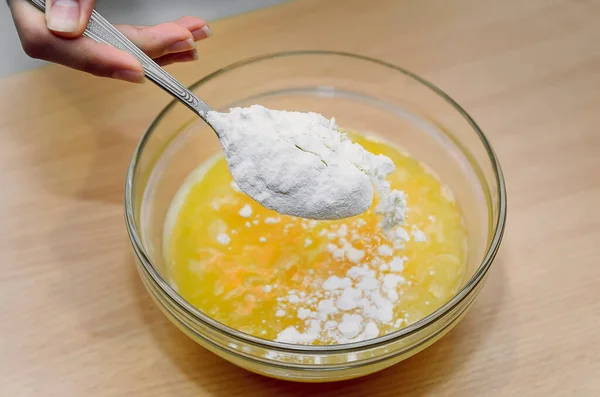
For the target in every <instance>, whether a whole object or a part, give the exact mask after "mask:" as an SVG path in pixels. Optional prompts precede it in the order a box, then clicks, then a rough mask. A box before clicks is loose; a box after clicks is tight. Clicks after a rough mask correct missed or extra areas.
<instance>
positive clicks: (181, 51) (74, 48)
mask: <svg viewBox="0 0 600 397" xmlns="http://www.w3.org/2000/svg"><path fill="white" fill-rule="evenodd" d="M95 3H96V1H95V0H46V14H45V15H44V14H43V13H41V12H40V11H39V10H38V9H37V8H35V7H34V6H33V5H31V4H30V3H29V2H27V1H25V0H8V5H9V7H10V10H11V13H12V16H13V20H14V23H15V26H16V28H17V32H18V34H19V38H20V40H21V44H22V46H23V49H24V51H25V53H26V54H27V55H29V56H30V57H32V58H35V59H40V60H44V61H48V62H52V63H57V64H61V65H64V66H67V67H70V68H72V69H76V70H80V71H83V72H87V73H91V74H93V75H96V76H100V77H109V78H116V79H120V80H124V81H128V82H132V83H143V82H144V81H145V77H144V72H143V69H142V65H141V64H140V62H139V61H138V60H137V59H136V58H135V57H133V56H132V55H130V54H128V53H126V52H124V51H121V50H118V49H116V48H114V47H111V46H109V45H106V44H102V43H98V42H95V41H94V40H92V39H90V38H87V37H83V36H82V34H83V31H84V30H85V27H86V26H87V23H88V21H89V18H90V15H91V13H92V10H93V9H94V5H95ZM116 27H117V28H118V29H119V30H120V31H121V32H123V34H125V36H127V37H128V38H129V39H130V40H131V41H132V42H134V43H135V44H136V45H137V46H138V47H140V48H141V49H142V50H143V51H144V52H145V53H146V54H148V56H150V57H151V58H153V59H154V60H155V61H156V62H157V63H158V64H159V65H162V66H164V65H169V64H171V63H175V62H188V61H194V60H197V59H198V53H197V51H196V42H197V41H199V40H202V39H205V38H207V37H210V36H211V31H210V28H209V26H208V24H207V22H206V21H204V20H203V19H201V18H197V17H191V16H186V17H183V18H180V19H178V20H176V21H173V22H167V23H162V24H159V25H155V26H134V25H116Z"/></svg>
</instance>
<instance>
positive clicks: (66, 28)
mask: <svg viewBox="0 0 600 397" xmlns="http://www.w3.org/2000/svg"><path fill="white" fill-rule="evenodd" d="M46 10H47V11H46V25H47V26H48V29H50V30H53V31H55V32H66V33H71V32H75V31H76V30H77V29H78V28H79V19H80V9H79V1H78V0H46Z"/></svg>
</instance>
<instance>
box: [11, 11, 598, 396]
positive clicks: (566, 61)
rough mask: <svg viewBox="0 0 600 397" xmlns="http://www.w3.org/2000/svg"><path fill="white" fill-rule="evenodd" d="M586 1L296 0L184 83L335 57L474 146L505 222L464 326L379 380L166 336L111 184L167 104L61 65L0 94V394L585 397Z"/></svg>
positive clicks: (594, 227) (589, 343) (593, 330)
mask: <svg viewBox="0 0 600 397" xmlns="http://www.w3.org/2000/svg"><path fill="white" fill-rule="evenodd" d="M599 21H600V2H598V1H593V0H588V1H585V0H579V1H575V0H571V1H564V0H562V1H558V0H527V1H522V0H507V1H495V0H455V1H442V0H437V1H436V0H413V1H399V0H387V1H386V0H370V1H363V0H351V1H348V0H329V1H320V0H304V1H296V2H292V3H290V4H285V5H282V6H277V7H273V8H270V9H266V10H263V11H259V12H254V13H251V14H246V15H243V16H240V17H236V18H232V19H227V20H223V21H219V22H216V23H214V24H213V30H214V34H215V35H214V37H213V38H211V39H210V40H207V41H206V42H203V43H201V45H200V52H201V54H203V55H201V57H202V58H203V59H202V60H201V61H200V62H198V63H196V64H190V65H181V66H176V67H173V68H171V71H172V72H173V73H174V74H175V75H176V76H177V77H179V78H181V79H182V80H183V81H184V82H186V83H192V82H193V81H194V80H196V79H197V78H198V77H199V76H201V75H204V74H206V73H207V72H209V71H212V70H215V69H216V68H218V67H220V66H223V65H226V64H228V63H230V62H232V61H235V60H238V59H240V58H245V57H248V56H251V55H257V54H262V53H266V52H273V51H278V50H286V49H306V48H310V49H335V50H343V51H350V52H358V53H363V54H366V55H370V56H373V57H377V58H381V59H383V60H386V61H389V62H392V63H396V64H398V65H401V66H404V67H405V68H407V69H409V70H412V71H414V72H416V73H418V74H420V75H422V76H424V77H425V78H427V79H429V80H430V81H432V82H434V83H435V84H437V85H439V86H440V87H442V89H444V90H445V91H446V92H448V93H449V94H450V95H452V96H453V97H454V98H455V99H456V100H457V101H458V102H459V103H461V104H462V105H463V106H464V107H465V108H466V109H467V111H468V112H470V113H471V114H472V115H473V117H474V118H475V119H476V120H477V121H478V123H479V124H480V126H481V127H482V128H483V130H484V131H485V132H486V133H487V134H488V136H489V138H490V140H491V142H492V144H493V145H494V146H495V148H496V150H497V153H498V155H499V157H500V160H501V161H502V164H503V166H504V170H505V174H506V180H507V184H508V194H509V207H510V208H509V222H508V228H507V230H506V237H505V240H504V244H503V248H502V250H501V253H500V255H499V257H498V259H497V261H496V264H495V265H494V267H493V270H492V272H491V277H490V278H489V281H488V284H487V285H486V287H485V289H484V291H483V292H482V294H481V296H480V298H479V300H478V302H477V303H476V305H475V307H474V308H473V310H472V312H471V313H470V314H469V315H468V316H467V317H466V318H465V319H464V321H463V322H462V323H461V324H460V325H459V326H458V327H457V328H456V329H454V330H453V331H452V332H451V333H450V334H449V335H448V336H446V337H445V338H444V339H443V340H442V341H440V342H439V343H437V344H435V345H434V346H432V347H431V348H429V349H428V350H426V351H425V352H423V353H421V354H418V355H417V356H415V357H413V358H411V359H409V360H407V361H404V362H402V363H400V364H399V365H396V366H395V367H392V368H391V369H388V370H386V371H383V372H381V373H379V374H375V375H372V376H369V377H366V378H363V379H358V380H354V381H348V382H342V383H338V384H329V385H298V384H293V383H287V382H283V381H277V380H272V379H267V378H263V377H260V376H258V375H253V374H250V373H248V372H245V371H244V370H241V369H238V368H236V367H234V366H233V365H231V364H228V363H227V362H225V361H223V360H221V359H220V358H217V357H216V356H214V355H212V354H211V353H209V352H207V351H205V350H203V349H202V348H200V347H198V346H196V345H195V344H194V343H192V342H191V341H189V340H188V339H187V338H186V337H185V336H184V335H183V334H181V333H180V332H179V331H178V330H176V329H175V328H174V326H172V325H171V324H170V323H168V322H167V320H166V319H165V317H164V316H163V315H162V314H161V313H160V312H158V310H157V309H156V308H155V306H154V304H153V303H152V302H151V300H150V298H149V296H148V295H147V294H146V292H145V291H144V289H143V287H142V285H141V282H140V281H139V280H138V276H137V274H136V271H135V269H134V265H133V261H132V257H131V253H130V248H129V242H128V238H127V235H126V232H125V226H124V222H123V203H122V201H123V199H122V197H123V182H124V177H125V170H126V167H127V164H128V162H129V158H130V155H131V153H132V150H133V148H134V145H135V144H136V141H137V140H138V138H139V137H140V135H141V134H142V133H143V131H144V129H145V127H146V126H147V125H148V124H149V122H150V121H151V119H152V118H153V117H154V116H155V115H156V113H157V112H158V111H159V110H160V109H161V107H162V106H163V105H165V104H166V103H167V101H168V99H169V98H167V96H166V95H165V94H163V93H161V92H160V91H159V90H157V89H156V88H154V87H153V86H152V85H151V84H146V85H144V86H134V85H126V84H125V83H120V82H116V81H107V80H101V79H97V78H93V77H90V76H87V75H84V74H81V73H76V72H72V71H70V70H67V69H64V68H61V67H55V66H51V67H45V68H42V69H40V70H36V71H32V72H27V73H23V74H19V75H15V76H12V77H9V78H6V79H3V80H0V133H1V139H2V140H1V144H0V187H1V188H0V203H1V204H0V233H1V234H0V236H1V238H0V266H1V272H0V315H1V318H0V395H1V396H6V397H15V396H61V397H63V396H88V397H91V396H103V397H110V396H130V397H135V396H144V397H146V396H178V397H183V396H216V397H224V396H233V395H252V396H266V395H277V396H300V395H305V394H310V395H331V393H333V392H334V391H335V392H336V393H339V394H340V395H345V396H348V397H350V396H400V395H402V396H420V395H436V396H441V395H448V396H524V395H526V396H599V395H600V331H599V328H598V325H599V324H600V321H599V320H600V293H599V291H600V155H599V151H600V131H599V129H600V22H599Z"/></svg>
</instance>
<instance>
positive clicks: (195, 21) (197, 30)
mask: <svg viewBox="0 0 600 397" xmlns="http://www.w3.org/2000/svg"><path fill="white" fill-rule="evenodd" d="M175 23H176V24H178V25H180V26H183V27H184V28H186V29H187V30H189V31H190V32H191V33H192V36H193V37H194V41H198V40H202V39H205V38H207V37H210V36H212V31H211V30H210V26H208V23H207V22H206V21H205V20H204V19H201V18H197V17H183V18H179V19H178V20H176V21H175Z"/></svg>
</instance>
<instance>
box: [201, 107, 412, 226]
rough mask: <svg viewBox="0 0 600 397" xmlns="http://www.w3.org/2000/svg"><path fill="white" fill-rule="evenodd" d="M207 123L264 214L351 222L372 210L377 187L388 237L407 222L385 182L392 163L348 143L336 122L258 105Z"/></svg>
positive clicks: (398, 195) (400, 196) (214, 115)
mask: <svg viewBox="0 0 600 397" xmlns="http://www.w3.org/2000/svg"><path fill="white" fill-rule="evenodd" d="M207 119H208V121H209V123H210V124H211V125H212V126H213V128H214V129H215V130H216V131H217V133H218V134H219V138H220V140H221V144H222V146H223V151H224V153H225V158H226V160H227V164H228V165H229V169H230V171H231V174H232V176H233V179H234V180H235V182H236V184H237V186H238V187H239V189H241V190H242V191H243V192H244V193H246V194H247V195H249V196H250V197H252V198H253V199H254V200H256V201H258V202H259V203H261V204H262V205H263V206H265V207H267V208H270V209H273V210H275V211H277V212H279V213H281V214H284V215H293V216H299V217H302V218H308V219H342V218H348V217H351V216H355V215H359V214H362V213H363V212H365V211H366V210H367V209H368V208H369V207H370V206H371V203H372V201H373V187H374V188H375V190H377V192H378V193H379V195H380V203H379V205H378V206H377V208H376V209H375V211H376V212H377V213H378V214H380V215H381V216H382V221H381V226H382V228H383V229H384V232H386V233H387V232H390V231H391V230H392V229H393V228H394V227H395V226H396V225H399V224H401V223H402V222H403V220H404V211H405V209H406V200H405V197H404V193H403V192H401V191H397V190H394V191H391V190H390V184H389V183H388V182H387V181H386V180H385V178H386V177H387V176H388V175H389V174H390V173H391V172H392V171H394V169H395V166H394V164H393V162H392V161H391V160H390V159H389V158H388V157H386V156H383V155H374V154H372V153H369V152H368V151H366V150H365V149H364V148H363V147H362V146H361V145H359V144H357V143H353V142H351V141H350V140H349V139H348V138H347V137H346V136H345V135H344V134H343V133H340V132H339V130H338V129H337V126H336V124H335V119H331V120H329V119H327V118H325V117H324V116H322V115H320V114H318V113H301V112H287V111H279V110H271V109H267V108H265V107H262V106H259V105H253V106H250V107H248V108H233V109H231V110H230V111H229V112H228V113H219V112H215V111H212V112H209V113H208V116H207Z"/></svg>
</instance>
